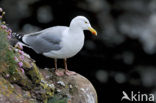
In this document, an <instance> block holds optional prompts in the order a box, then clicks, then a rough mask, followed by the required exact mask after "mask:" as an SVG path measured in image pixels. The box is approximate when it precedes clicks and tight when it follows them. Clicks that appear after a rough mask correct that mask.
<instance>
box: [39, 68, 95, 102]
mask: <svg viewBox="0 0 156 103" xmlns="http://www.w3.org/2000/svg"><path fill="white" fill-rule="evenodd" d="M59 70H60V71H63V72H64V69H59ZM40 72H41V73H42V75H43V76H44V78H45V77H46V76H48V77H50V79H48V81H49V82H51V83H53V84H55V88H56V92H57V93H56V94H55V97H53V98H51V99H49V101H50V102H49V103H55V102H54V100H58V99H59V100H64V101H66V102H67V103H97V94H96V91H95V89H94V87H93V85H92V84H91V83H90V81H89V80H88V79H86V78H85V77H83V76H82V75H80V74H78V73H76V74H75V75H70V76H67V75H64V76H61V77H58V76H56V75H55V72H53V71H50V70H42V69H41V70H40Z"/></svg>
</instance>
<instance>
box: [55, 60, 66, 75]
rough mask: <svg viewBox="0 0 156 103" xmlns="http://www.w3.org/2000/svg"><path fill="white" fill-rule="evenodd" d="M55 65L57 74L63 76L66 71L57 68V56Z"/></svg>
mask: <svg viewBox="0 0 156 103" xmlns="http://www.w3.org/2000/svg"><path fill="white" fill-rule="evenodd" d="M54 65H55V74H56V75H57V76H63V75H64V73H63V72H61V71H59V70H58V69H57V59H56V58H55V59H54Z"/></svg>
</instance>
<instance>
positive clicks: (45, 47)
mask: <svg viewBox="0 0 156 103" xmlns="http://www.w3.org/2000/svg"><path fill="white" fill-rule="evenodd" d="M66 28H67V27H52V28H48V29H45V30H42V31H41V32H37V33H36V34H32V35H28V36H27V37H26V40H25V42H26V43H27V44H28V45H29V46H30V47H31V48H32V49H33V50H34V51H35V52H37V53H45V52H50V51H52V50H60V49H61V48H62V46H61V44H60V42H61V40H62V33H63V31H64V30H65V29H66Z"/></svg>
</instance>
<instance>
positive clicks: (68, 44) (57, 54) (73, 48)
mask: <svg viewBox="0 0 156 103" xmlns="http://www.w3.org/2000/svg"><path fill="white" fill-rule="evenodd" d="M61 45H62V49H60V50H59V51H51V52H48V53H44V55H46V56H48V57H51V58H60V59H62V58H70V57H72V56H74V55H76V54H77V53H78V52H79V51H80V50H81V49H82V47H83V45H84V33H83V31H79V32H75V33H72V34H70V33H69V32H68V31H66V32H65V33H64V35H63V37H62V42H61Z"/></svg>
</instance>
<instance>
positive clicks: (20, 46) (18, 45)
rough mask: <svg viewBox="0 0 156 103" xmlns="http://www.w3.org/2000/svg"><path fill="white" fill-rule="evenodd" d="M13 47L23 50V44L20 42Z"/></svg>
mask: <svg viewBox="0 0 156 103" xmlns="http://www.w3.org/2000/svg"><path fill="white" fill-rule="evenodd" d="M15 47H17V48H19V49H21V50H23V46H22V44H19V43H18V44H16V46H15Z"/></svg>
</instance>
